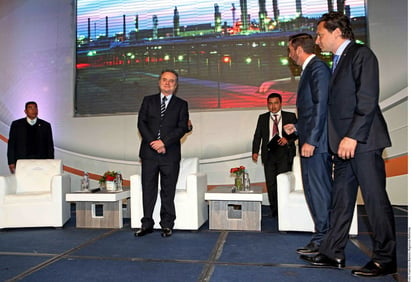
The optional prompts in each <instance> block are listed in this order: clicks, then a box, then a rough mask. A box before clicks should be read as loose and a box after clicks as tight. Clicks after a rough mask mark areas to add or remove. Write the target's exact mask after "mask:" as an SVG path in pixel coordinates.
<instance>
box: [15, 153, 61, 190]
mask: <svg viewBox="0 0 412 282" xmlns="http://www.w3.org/2000/svg"><path fill="white" fill-rule="evenodd" d="M62 171H63V167H62V161H61V160H18V161H17V164H16V183H17V189H16V193H18V194H19V193H32V192H50V187H51V181H52V177H53V176H54V175H59V174H61V173H62Z"/></svg>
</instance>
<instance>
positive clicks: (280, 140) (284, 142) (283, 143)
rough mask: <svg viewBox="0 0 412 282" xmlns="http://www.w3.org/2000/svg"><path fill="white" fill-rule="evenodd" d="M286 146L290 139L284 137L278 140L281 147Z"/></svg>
mask: <svg viewBox="0 0 412 282" xmlns="http://www.w3.org/2000/svg"><path fill="white" fill-rule="evenodd" d="M286 144H288V139H286V138H285V137H282V138H280V139H279V140H278V145H279V146H285V145H286Z"/></svg>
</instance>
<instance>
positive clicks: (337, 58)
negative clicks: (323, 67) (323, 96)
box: [332, 55, 340, 72]
mask: <svg viewBox="0 0 412 282" xmlns="http://www.w3.org/2000/svg"><path fill="white" fill-rule="evenodd" d="M339 57H340V56H339V55H333V63H332V72H334V71H335V69H336V66H337V65H338V61H339Z"/></svg>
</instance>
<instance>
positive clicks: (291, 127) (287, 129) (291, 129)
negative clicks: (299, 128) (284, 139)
mask: <svg viewBox="0 0 412 282" xmlns="http://www.w3.org/2000/svg"><path fill="white" fill-rule="evenodd" d="M283 130H285V132H286V134H287V135H290V134H292V133H295V132H296V127H295V125H294V124H292V123H289V124H286V125H284V126H283Z"/></svg>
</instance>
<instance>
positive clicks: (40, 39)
mask: <svg viewBox="0 0 412 282" xmlns="http://www.w3.org/2000/svg"><path fill="white" fill-rule="evenodd" d="M406 7H407V0H399V1H392V2H390V4H389V3H387V1H385V0H374V1H368V11H369V22H370V38H371V47H372V49H373V50H374V51H375V52H376V54H377V56H378V58H379V61H380V66H381V85H382V86H381V89H382V98H391V97H392V96H394V95H395V97H401V98H400V99H398V100H399V101H400V102H398V103H400V105H397V106H396V107H388V110H387V111H386V112H385V113H384V114H385V117H386V118H387V119H388V123H389V124H394V125H396V126H395V128H394V129H393V128H391V135H392V141H393V144H394V145H393V147H392V148H391V149H388V150H387V151H386V152H385V154H386V155H385V156H386V157H392V156H398V155H402V154H407V151H408V150H407V142H405V140H406V133H407V121H406V117H407V98H406V96H407V78H406V77H407V64H406V60H405V58H406V54H407V42H406V40H405V38H406V34H407V31H406V23H407V15H406ZM74 11H75V8H74V1H73V0H54V1H50V0H19V1H9V0H0V42H2V51H1V52H0V93H1V96H0V134H2V135H4V136H6V137H8V128H9V125H10V123H11V121H12V120H14V119H17V118H20V117H23V116H24V113H23V109H24V103H25V102H26V101H28V100H36V101H37V102H38V105H39V111H40V113H39V116H40V117H41V118H44V119H46V120H48V121H50V122H51V123H52V127H53V134H54V140H55V145H56V147H57V150H56V157H59V158H62V159H63V160H64V163H65V164H66V165H68V166H72V167H75V168H77V169H81V170H87V171H90V172H93V173H97V174H101V173H103V172H104V171H105V170H107V169H113V170H118V169H120V170H121V171H122V172H123V174H124V177H125V178H128V177H129V176H130V175H131V174H133V173H136V172H137V171H139V166H138V156H137V154H138V146H139V137H138V133H137V129H136V116H135V115H118V116H100V117H81V118H74V117H73V93H74V64H75V62H74V58H75V48H74V47H75V46H74V41H75V13H74ZM388 39H389V40H388ZM398 93H400V94H398ZM405 93H406V94H405ZM399 95H400V96H399ZM381 100H383V99H381ZM265 103H266V101H265V98H264V97H263V98H262V108H260V109H247V110H241V109H237V110H213V111H192V112H190V117H191V120H192V121H193V123H194V131H193V132H192V133H191V134H190V135H189V136H187V137H186V138H185V139H184V140H183V147H182V150H183V151H182V154H183V157H191V156H198V157H199V158H200V159H201V166H200V169H201V170H202V171H204V172H206V173H207V174H208V183H209V184H227V183H231V182H232V181H233V179H232V178H230V176H229V169H230V168H231V167H233V166H237V165H240V164H242V165H245V166H246V167H247V168H248V170H249V171H250V175H251V180H252V182H263V181H264V178H263V168H262V166H261V165H260V164H254V163H252V161H251V159H250V154H251V153H250V152H251V140H252V136H253V132H254V129H255V126H256V121H257V117H258V115H259V114H260V113H262V112H264V111H266V108H265ZM137 110H138V109H136V112H137ZM291 110H293V109H291ZM399 121H401V123H400V122H399ZM239 124H240V126H239ZM107 128H111V130H110V131H109V130H107ZM5 146H6V145H5V144H4V142H2V141H0V159H1V160H4V161H2V162H1V163H0V173H2V174H5V173H8V168H7V163H6V154H5ZM404 178H406V177H404ZM76 181H77V180H76V179H74V181H73V183H74V185H75V186H77V182H76ZM388 183H389V184H391V181H388ZM396 185H397V187H400V189H401V191H400V193H401V196H400V197H398V198H403V199H405V197H403V195H402V194H406V193H407V182H406V179H402V180H401V181H400V185H399V181H397V183H396ZM389 188H390V187H389ZM397 193H398V192H397Z"/></svg>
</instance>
